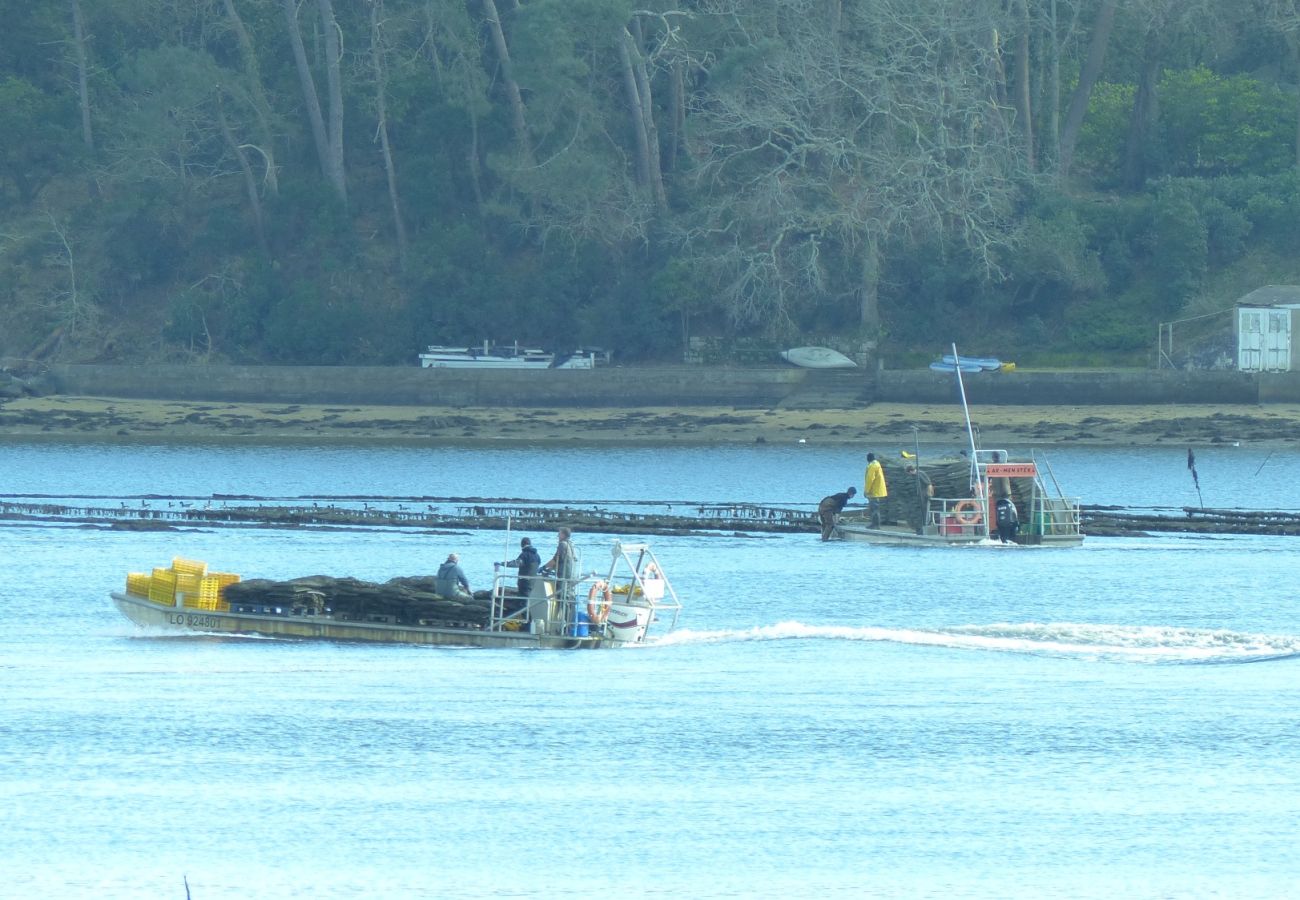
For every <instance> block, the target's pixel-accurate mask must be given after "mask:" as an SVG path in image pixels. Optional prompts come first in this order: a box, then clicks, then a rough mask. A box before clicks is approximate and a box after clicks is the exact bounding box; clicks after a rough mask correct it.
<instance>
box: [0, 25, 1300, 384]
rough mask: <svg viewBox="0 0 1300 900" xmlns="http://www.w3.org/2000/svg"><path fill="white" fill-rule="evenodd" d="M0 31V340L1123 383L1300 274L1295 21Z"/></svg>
mask: <svg viewBox="0 0 1300 900" xmlns="http://www.w3.org/2000/svg"><path fill="white" fill-rule="evenodd" d="M0 22H3V23H4V28H3V30H0V120H2V121H0V355H8V356H16V357H27V358H41V359H50V360H61V361H91V360H98V361H122V362H126V361H151V362H157V361H190V360H192V361H196V362H197V361H208V362H263V363H310V364H344V363H352V364H407V365H409V364H413V363H414V362H415V354H416V353H417V352H418V351H419V350H420V349H422V347H423V346H424V345H425V344H428V343H434V342H437V343H456V342H478V341H481V340H483V339H484V338H491V339H495V340H502V341H510V340H516V339H517V340H520V341H524V342H528V343H535V344H541V345H544V346H548V347H550V348H553V349H566V348H568V347H572V346H577V345H599V346H604V347H608V348H612V349H613V350H614V351H615V354H616V359H618V360H620V361H625V362H634V361H641V360H644V361H655V360H662V361H669V360H680V359H681V355H682V352H683V348H684V346H685V345H686V343H687V339H688V338H689V337H693V336H694V337H705V338H708V339H709V343H708V346H709V347H710V348H712V351H711V352H713V353H714V354H715V355H716V356H717V357H718V358H720V359H726V358H728V356H729V355H730V354H732V353H733V350H734V351H735V352H736V353H739V349H737V348H750V349H751V350H752V349H753V348H755V347H764V346H779V345H783V344H785V345H788V344H791V343H809V342H815V343H825V344H829V345H832V346H836V347H839V348H840V349H844V350H848V351H850V352H859V353H860V352H862V351H863V350H864V349H871V348H875V349H877V350H878V352H879V353H880V354H881V355H882V356H883V357H884V359H885V360H886V361H887V364H891V365H903V364H907V363H909V362H912V363H914V362H920V361H924V360H928V359H930V358H933V357H934V356H935V355H936V354H937V353H938V352H940V351H941V350H942V349H943V346H944V342H946V341H948V340H953V339H956V340H958V341H960V342H961V344H962V349H963V350H967V349H969V351H971V352H973V353H977V354H983V355H1001V356H1002V357H1003V358H1013V359H1014V358H1020V359H1023V360H1027V361H1033V360H1038V361H1040V362H1042V363H1044V364H1049V363H1057V364H1116V363H1131V364H1141V363H1145V362H1148V361H1150V359H1151V357H1152V356H1153V352H1154V345H1155V340H1156V332H1157V323H1158V322H1164V321H1171V320H1176V319H1183V318H1188V317H1192V316H1198V315H1201V314H1204V313H1210V312H1214V311H1216V310H1221V309H1224V308H1226V307H1228V306H1230V305H1231V304H1232V302H1233V301H1234V300H1235V299H1236V298H1237V297H1238V296H1240V295H1242V294H1244V293H1246V292H1247V291H1249V290H1251V289H1253V288H1255V287H1258V286H1260V285H1263V284H1269V283H1297V282H1300V259H1298V258H1297V254H1296V250H1297V247H1298V245H1300V189H1298V188H1300V0H1123V2H1121V0H638V2H632V0H0ZM1213 320H1214V319H1213V317H1211V321H1213ZM1225 324H1226V320H1225Z"/></svg>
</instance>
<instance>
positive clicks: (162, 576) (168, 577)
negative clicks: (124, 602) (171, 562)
mask: <svg viewBox="0 0 1300 900" xmlns="http://www.w3.org/2000/svg"><path fill="white" fill-rule="evenodd" d="M149 599H150V600H152V601H153V602H154V603H164V604H166V605H167V606H171V605H172V604H174V603H175V602H176V573H175V572H169V571H167V570H166V569H154V570H153V575H152V576H151V577H150V579H149Z"/></svg>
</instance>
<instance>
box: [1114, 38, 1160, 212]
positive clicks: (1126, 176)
mask: <svg viewBox="0 0 1300 900" xmlns="http://www.w3.org/2000/svg"><path fill="white" fill-rule="evenodd" d="M1160 68H1161V66H1160V40H1159V38H1158V37H1157V36H1156V32H1152V33H1151V34H1150V35H1148V37H1147V41H1146V53H1145V56H1144V59H1143V62H1142V71H1141V73H1140V74H1139V76H1138V85H1137V93H1136V95H1135V96H1134V97H1133V113H1132V115H1131V116H1130V117H1129V124H1128V139H1127V141H1126V142H1125V146H1124V172H1123V183H1124V186H1125V187H1127V188H1128V189H1129V190H1133V191H1136V190H1139V189H1141V187H1142V185H1143V184H1145V183H1146V174H1147V173H1146V154H1147V139H1148V138H1149V137H1150V134H1151V125H1152V123H1153V122H1155V119H1156V113H1157V106H1156V104H1157V97H1156V83H1157V81H1158V80H1159V78H1160Z"/></svg>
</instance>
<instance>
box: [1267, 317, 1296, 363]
mask: <svg viewBox="0 0 1300 900" xmlns="http://www.w3.org/2000/svg"><path fill="white" fill-rule="evenodd" d="M1264 368H1265V369H1266V370H1267V371H1269V372H1286V371H1289V370H1290V368H1291V310H1289V309H1270V310H1269V311H1268V331H1267V332H1265V333H1264Z"/></svg>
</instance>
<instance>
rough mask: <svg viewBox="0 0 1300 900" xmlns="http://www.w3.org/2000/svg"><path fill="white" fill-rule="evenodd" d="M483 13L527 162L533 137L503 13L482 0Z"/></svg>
mask: <svg viewBox="0 0 1300 900" xmlns="http://www.w3.org/2000/svg"><path fill="white" fill-rule="evenodd" d="M482 3H483V13H484V15H485V16H486V24H487V27H488V32H489V33H490V34H491V36H492V48H493V50H495V51H496V55H497V63H498V64H499V65H500V67H501V83H502V85H503V86H504V88H505V92H506V97H507V99H508V100H509V102H510V117H511V123H512V124H513V125H514V129H515V138H516V139H517V140H518V141H519V152H520V153H521V154H522V155H523V158H524V160H525V163H526V164H527V163H531V160H532V159H533V146H532V139H531V138H530V137H529V135H528V121H527V117H526V116H525V115H524V98H523V94H521V93H520V92H519V84H518V83H517V82H516V81H515V76H514V66H513V65H512V64H511V62H510V47H509V45H508V44H507V43H506V33H505V29H504V28H503V27H502V25H501V14H500V13H499V12H498V11H497V5H496V3H495V2H493V0H482Z"/></svg>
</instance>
